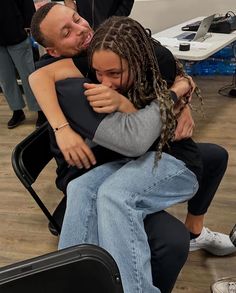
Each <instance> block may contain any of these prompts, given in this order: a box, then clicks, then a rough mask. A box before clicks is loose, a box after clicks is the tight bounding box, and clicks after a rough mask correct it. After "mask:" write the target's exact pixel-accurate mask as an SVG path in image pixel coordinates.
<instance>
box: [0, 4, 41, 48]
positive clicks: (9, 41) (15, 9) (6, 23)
mask: <svg viewBox="0 0 236 293" xmlns="http://www.w3.org/2000/svg"><path fill="white" fill-rule="evenodd" d="M34 12H35V7H34V2H33V0H3V1H1V8H0V46H10V45H15V44H19V43H21V42H23V41H24V40H25V39H26V38H27V33H26V32H25V30H24V28H29V27H30V23H31V18H32V16H33V14H34Z"/></svg>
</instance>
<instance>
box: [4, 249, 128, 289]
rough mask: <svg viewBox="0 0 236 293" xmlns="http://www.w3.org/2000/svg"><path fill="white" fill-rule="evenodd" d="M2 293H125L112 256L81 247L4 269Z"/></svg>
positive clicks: (99, 250) (102, 250) (49, 254)
mask: <svg viewBox="0 0 236 293" xmlns="http://www.w3.org/2000/svg"><path fill="white" fill-rule="evenodd" d="M0 292H1V293H19V292H24V293H32V292H34V293H55V292H56V293H68V292H69V293H77V292H79V293H93V292H94V293H123V288H122V282H121V278H120V273H119V269H118V267H117V265H116V262H115V260H114V259H113V258H112V256H111V255H110V254H109V253H108V252H107V251H105V250H104V249H102V248H100V247H98V246H95V245H89V244H85V245H77V246H73V247H70V248H66V249H62V250H59V251H55V252H52V253H48V254H45V255H42V256H39V257H36V258H32V259H28V260H25V261H22V262H19V263H15V264H12V265H9V266H5V267H3V268H0Z"/></svg>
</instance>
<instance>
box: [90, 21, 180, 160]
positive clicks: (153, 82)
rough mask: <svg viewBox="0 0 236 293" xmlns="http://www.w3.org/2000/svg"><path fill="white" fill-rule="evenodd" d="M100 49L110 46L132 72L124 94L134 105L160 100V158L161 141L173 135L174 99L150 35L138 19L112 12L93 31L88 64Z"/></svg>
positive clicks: (174, 122)
mask: <svg viewBox="0 0 236 293" xmlns="http://www.w3.org/2000/svg"><path fill="white" fill-rule="evenodd" d="M100 49H104V50H111V51H112V52H114V53H116V54H117V55H118V56H120V58H124V59H126V60H127V62H128V65H129V76H130V75H131V74H132V77H133V79H134V82H133V85H132V87H131V88H129V89H127V97H128V99H129V100H130V101H131V102H132V103H133V104H134V105H135V107H136V108H138V109H140V108H143V107H144V106H145V105H147V104H149V103H150V102H151V101H156V102H157V103H158V104H159V108H160V116H161V121H162V130H161V134H160V140H159V142H158V145H157V156H156V160H159V159H160V158H161V153H162V149H163V147H164V145H165V144H166V143H167V142H168V141H169V140H172V139H173V138H174V133H175V128H176V118H175V114H174V110H173V106H174V103H173V101H172V98H171V95H170V91H169V90H168V88H167V84H166V82H165V81H164V80H163V79H162V78H161V74H160V71H159V67H158V62H157V60H156V56H155V52H154V48H153V44H152V41H151V38H150V37H149V35H148V33H147V31H146V30H145V29H144V28H143V27H142V26H141V25H140V24H139V23H138V22H137V21H135V20H133V19H131V18H128V17H118V16H113V17H111V18H109V19H108V20H106V21H105V22H104V23H103V24H102V26H100V27H99V28H98V30H97V31H96V32H95V34H94V37H93V39H92V41H91V43H90V46H89V51H88V56H89V63H90V64H91V63H92V62H91V61H92V60H91V58H92V56H93V53H94V52H95V51H97V50H100Z"/></svg>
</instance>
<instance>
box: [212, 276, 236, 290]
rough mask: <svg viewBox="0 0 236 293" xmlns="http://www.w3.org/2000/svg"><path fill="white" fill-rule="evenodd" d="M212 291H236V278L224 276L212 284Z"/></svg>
mask: <svg viewBox="0 0 236 293" xmlns="http://www.w3.org/2000/svg"><path fill="white" fill-rule="evenodd" d="M211 292H212V293H236V278H224V279H221V280H219V281H217V282H215V283H214V284H213V285H212V286H211Z"/></svg>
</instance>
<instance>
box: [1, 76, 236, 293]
mask: <svg viewBox="0 0 236 293" xmlns="http://www.w3.org/2000/svg"><path fill="white" fill-rule="evenodd" d="M196 80H197V82H198V84H199V86H200V88H201V89H202V92H203V95H204V97H205V107H204V109H205V114H206V117H205V118H204V119H203V118H202V116H201V115H200V114H194V116H195V122H196V124H197V127H196V130H195V135H194V138H195V140H197V141H202V142H214V143H217V144H220V145H222V146H224V147H225V148H226V149H227V150H228V152H229V155H230V159H229V165H228V169H227V172H226V174H225V177H224V179H223V182H222V184H221V186H220V188H219V190H218V192H217V194H216V196H215V199H214V201H213V203H212V205H211V207H210V209H209V212H208V214H207V216H206V219H205V224H206V226H208V227H209V228H211V229H212V230H217V231H221V232H224V233H229V231H230V230H231V228H232V226H233V225H234V223H235V222H236V177H235V174H236V138H235V133H236V99H233V98H228V97H222V96H219V95H218V94H217V90H218V89H219V88H220V87H221V86H223V85H225V84H228V83H230V82H231V77H201V78H197V79H196ZM26 115H27V120H26V122H25V123H24V124H22V125H21V126H19V127H17V128H15V129H12V130H8V129H7V127H6V123H7V121H8V120H9V119H10V116H11V112H10V111H9V109H8V106H7V104H6V102H5V100H4V98H3V96H2V95H0V158H1V160H0V223H1V224H0V267H1V266H4V265H7V264H11V263H14V262H17V261H20V260H24V259H27V258H31V257H34V256H38V255H41V254H44V253H47V252H51V251H54V250H56V249H57V238H56V237H54V236H52V235H51V234H50V233H49V232H48V229H47V220H46V219H45V217H44V216H43V214H42V212H41V211H40V210H39V208H38V206H37V205H36V203H35V202H34V201H33V199H32V198H31V197H30V196H29V195H28V193H27V191H26V190H25V189H24V187H23V186H22V185H21V183H20V182H19V181H18V179H17V178H16V176H15V174H14V172H13V170H12V167H11V153H12V150H13V148H14V146H15V145H16V144H17V143H18V142H20V141H21V140H22V139H23V138H24V137H25V136H26V135H28V134H29V133H30V132H32V131H33V130H34V123H35V120H36V116H35V114H34V113H29V112H26ZM54 170H55V165H54V163H52V164H51V165H50V166H49V168H48V169H47V170H46V172H45V173H44V174H43V175H42V176H41V178H40V186H36V189H37V190H39V191H40V194H42V195H43V199H44V200H45V202H46V203H47V206H49V207H50V209H51V210H53V208H54V207H55V205H56V203H57V202H59V200H60V198H61V196H62V195H61V194H60V192H58V191H57V190H56V188H55V186H54V180H55V171H54ZM170 211H171V212H172V213H173V214H174V215H176V216H178V217H179V218H180V219H184V216H185V213H186V207H185V206H184V205H178V206H175V207H173V208H171V209H170ZM232 275H234V276H236V254H234V255H232V256H228V257H214V256H210V255H209V254H207V253H205V252H202V251H201V252H199V251H196V252H193V253H190V255H189V258H188V261H187V263H186V265H185V266H184V268H183V270H182V272H181V274H180V276H179V279H178V281H177V283H176V286H175V289H174V290H173V292H174V293H180V292H193V293H198V292H199V293H204V292H210V289H209V288H210V284H211V283H212V282H214V281H215V280H217V279H218V278H222V277H227V276H232Z"/></svg>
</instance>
